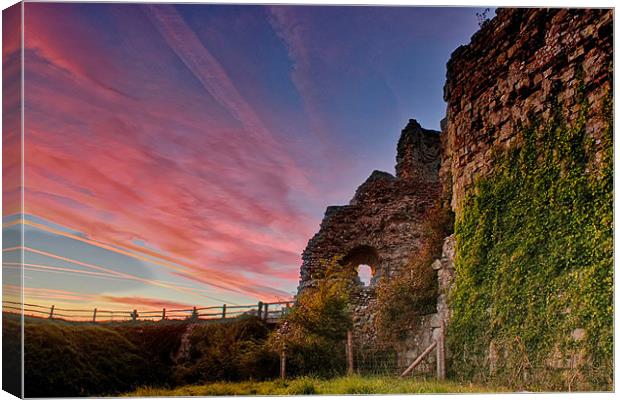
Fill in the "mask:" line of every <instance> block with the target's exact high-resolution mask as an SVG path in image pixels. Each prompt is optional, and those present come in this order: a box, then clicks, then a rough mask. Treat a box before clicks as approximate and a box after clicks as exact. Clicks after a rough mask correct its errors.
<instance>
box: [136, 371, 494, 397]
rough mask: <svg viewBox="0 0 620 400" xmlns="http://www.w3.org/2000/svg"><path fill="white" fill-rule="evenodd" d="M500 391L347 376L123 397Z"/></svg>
mask: <svg viewBox="0 0 620 400" xmlns="http://www.w3.org/2000/svg"><path fill="white" fill-rule="evenodd" d="M501 391H504V390H502V389H497V388H488V387H482V386H474V385H467V384H459V383H455V382H449V381H444V382H438V381H436V380H434V379H428V380H424V379H419V378H411V379H398V378H395V377H362V376H357V375H354V376H348V377H341V378H333V379H328V380H325V379H319V378H312V377H302V378H296V379H291V380H274V381H266V382H253V381H245V382H215V383H209V384H205V385H196V386H182V387H178V388H175V389H159V388H152V387H143V388H140V389H138V390H136V391H134V392H131V393H127V396H232V395H310V394H404V393H481V392H501Z"/></svg>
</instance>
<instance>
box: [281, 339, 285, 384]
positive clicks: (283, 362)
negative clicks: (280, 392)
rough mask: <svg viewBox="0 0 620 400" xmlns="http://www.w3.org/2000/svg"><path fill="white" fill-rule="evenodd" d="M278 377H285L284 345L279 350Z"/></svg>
mask: <svg viewBox="0 0 620 400" xmlns="http://www.w3.org/2000/svg"><path fill="white" fill-rule="evenodd" d="M280 379H286V345H284V346H282V351H281V352H280Z"/></svg>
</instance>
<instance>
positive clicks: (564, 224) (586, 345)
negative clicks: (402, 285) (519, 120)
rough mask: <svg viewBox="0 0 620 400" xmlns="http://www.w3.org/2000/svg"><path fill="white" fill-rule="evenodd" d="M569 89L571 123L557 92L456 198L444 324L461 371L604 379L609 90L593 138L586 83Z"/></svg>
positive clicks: (608, 361)
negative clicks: (543, 113) (575, 111)
mask: <svg viewBox="0 0 620 400" xmlns="http://www.w3.org/2000/svg"><path fill="white" fill-rule="evenodd" d="M576 99H577V100H578V101H580V102H581V107H580V112H579V115H578V117H577V118H576V120H574V121H572V122H571V123H570V124H568V123H567V122H566V121H565V120H564V118H563V117H562V115H561V112H560V110H561V108H560V106H559V105H558V104H555V103H554V104H553V109H552V111H553V112H552V113H551V116H550V117H549V118H548V119H547V120H546V121H543V120H534V119H532V120H530V122H529V124H528V126H526V127H523V128H521V129H520V131H519V132H520V141H519V142H520V143H521V145H520V146H518V147H516V148H513V149H511V150H509V151H507V152H506V153H503V154H498V155H496V156H495V159H494V166H495V168H494V170H493V171H494V172H493V173H492V174H491V175H489V176H487V177H485V178H484V179H482V180H480V181H478V182H476V184H475V188H474V190H472V191H471V192H470V194H469V195H468V196H467V197H466V198H465V200H464V202H463V206H462V213H461V215H460V216H459V218H457V220H456V223H455V236H456V246H457V252H456V260H455V271H456V279H455V282H456V283H455V287H454V288H453V290H452V295H451V298H450V306H451V309H452V318H451V322H450V326H449V329H450V332H449V335H448V345H449V348H450V350H451V354H452V365H451V371H452V373H453V374H455V375H456V376H457V377H460V378H462V379H473V380H477V381H486V382H494V383H498V384H505V385H510V386H511V387H515V388H534V389H535V388H541V389H546V390H553V389H563V390H567V389H575V388H584V389H607V390H609V389H610V388H611V387H612V377H613V225H612V224H613V140H612V135H613V126H612V118H613V113H612V97H611V95H609V96H608V98H607V99H606V101H605V104H604V107H603V114H604V117H605V119H606V122H607V124H606V128H605V129H604V131H603V132H597V133H596V139H597V140H598V141H597V140H595V139H594V137H593V136H595V135H590V134H586V121H588V117H589V115H590V114H589V113H590V110H589V105H588V103H587V100H586V98H585V96H584V95H583V85H580V86H579V87H578V88H577V90H576ZM597 157H598V158H597ZM576 332H577V333H578V334H577V333H576ZM582 332H583V333H585V336H584V337H583V338H579V337H577V338H575V337H576V336H581V335H580V334H581V333H582ZM557 367H560V368H557Z"/></svg>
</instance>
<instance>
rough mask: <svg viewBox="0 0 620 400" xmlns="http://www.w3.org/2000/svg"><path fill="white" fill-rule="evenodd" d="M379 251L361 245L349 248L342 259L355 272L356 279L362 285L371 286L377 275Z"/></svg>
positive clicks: (343, 263)
mask: <svg viewBox="0 0 620 400" xmlns="http://www.w3.org/2000/svg"><path fill="white" fill-rule="evenodd" d="M379 262H380V258H379V253H378V252H377V250H375V248H374V247H372V246H367V245H361V246H357V247H354V248H353V249H351V250H350V251H349V252H348V253H347V255H346V256H345V257H344V258H343V259H342V265H346V266H348V267H349V268H351V269H352V270H354V271H356V272H357V281H358V282H359V283H360V285H363V286H373V285H374V284H375V281H376V279H377V277H378V275H377V267H378V266H379Z"/></svg>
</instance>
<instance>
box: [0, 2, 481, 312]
mask: <svg viewBox="0 0 620 400" xmlns="http://www.w3.org/2000/svg"><path fill="white" fill-rule="evenodd" d="M476 12H480V10H479V9H475V8H421V7H336V6H248V5H244V6H238V5H237V6H232V5H196V4H191V5H188V4H186V5H164V4H157V5H147V4H138V5H136V4H134V5H132V4H113V3H107V4H92V3H91V4H76V3H64V4H61V3H26V5H25V13H24V14H25V25H24V38H25V48H24V57H25V61H24V63H25V67H24V85H25V97H24V118H25V129H24V157H25V159H24V199H25V202H24V215H23V218H22V217H21V216H20V214H19V212H18V210H19V206H18V205H16V204H17V203H15V201H16V200H15V199H18V198H19V196H18V193H19V190H18V188H17V187H16V186H13V187H11V186H10V185H9V186H8V187H7V185H6V184H5V189H4V196H5V198H8V199H13V201H14V204H13V205H12V206H11V205H10V204H9V205H8V206H7V204H8V203H7V202H5V206H4V214H3V222H4V224H3V227H4V246H3V247H4V249H3V250H4V251H3V253H4V258H3V272H4V275H5V277H6V276H11V274H13V276H15V274H18V273H19V261H20V260H19V254H20V252H21V250H22V248H21V246H20V243H19V229H20V226H22V225H21V224H22V223H23V224H24V225H23V229H24V236H25V243H24V249H23V250H24V257H25V258H24V265H25V268H24V270H25V272H24V282H25V289H24V292H25V300H26V302H31V303H34V304H41V305H44V306H49V305H51V304H55V305H56V306H57V307H69V306H70V307H74V308H75V307H78V308H93V307H101V308H112V309H121V310H123V309H128V310H129V309H134V308H138V309H157V308H162V307H190V306H193V305H198V306H207V305H214V304H223V303H226V304H254V303H256V302H257V301H258V300H262V301H274V300H283V299H289V298H291V297H292V296H293V295H294V294H295V292H296V286H297V283H298V279H299V267H300V265H301V256H300V254H301V252H302V250H303V249H304V247H305V246H306V243H307V241H308V240H309V239H310V238H311V237H312V235H313V234H314V233H315V232H316V231H317V230H318V228H319V223H320V221H321V219H322V216H323V213H324V210H325V207H326V206H328V205H335V204H347V203H348V201H349V200H350V198H351V197H352V195H353V193H354V191H355V188H356V187H357V186H358V185H359V184H361V183H362V182H363V181H364V180H365V179H366V177H368V176H369V175H370V173H371V172H372V171H373V170H375V169H379V170H384V171H388V172H392V173H393V172H394V164H395V156H396V143H397V140H398V137H399V134H400V131H401V129H402V128H403V127H404V126H405V125H406V123H407V121H408V119H409V118H416V119H417V120H418V121H420V123H421V124H422V125H423V126H424V127H425V128H429V129H438V128H439V122H440V120H441V119H442V118H443V116H444V113H445V103H444V102H443V100H442V95H443V84H444V81H445V64H446V62H447V61H448V59H449V56H450V54H451V53H452V51H454V50H455V49H456V48H457V47H458V46H459V45H462V44H467V43H468V42H469V38H470V37H471V35H472V34H473V33H474V32H475V31H476V30H477V29H478V21H477V18H476ZM17 51H19V48H18V47H17V48H16V47H15V46H8V47H7V46H6V45H5V47H4V52H3V62H4V63H5V65H6V62H7V60H10V59H11V57H12V56H13V57H15V54H16V53H15V52H17ZM5 125H6V124H5ZM8 126H9V127H10V126H11V125H8ZM6 129H7V130H10V129H14V128H6ZM11 132H12V131H11ZM11 132H8V133H7V134H5V136H7V137H10V136H11ZM12 133H13V136H15V132H12ZM16 143H18V142H16ZM6 145H7V142H6V141H5V146H6ZM5 158H6V156H5ZM7 160H8V161H5V162H13V163H14V162H15V160H14V159H10V160H9V159H7ZM5 169H6V164H5ZM6 282H9V283H5V284H4V290H5V292H9V293H11V292H15V291H16V290H17V288H16V287H14V285H12V284H11V283H10V282H11V280H10V279H9V280H8V281H6Z"/></svg>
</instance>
